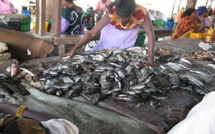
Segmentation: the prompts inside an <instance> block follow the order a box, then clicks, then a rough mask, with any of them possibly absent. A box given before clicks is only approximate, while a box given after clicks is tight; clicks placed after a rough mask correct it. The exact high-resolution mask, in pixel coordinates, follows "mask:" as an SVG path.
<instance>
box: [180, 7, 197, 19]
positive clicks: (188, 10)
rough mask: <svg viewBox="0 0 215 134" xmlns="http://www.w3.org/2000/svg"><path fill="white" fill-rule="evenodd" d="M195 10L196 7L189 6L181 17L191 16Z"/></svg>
mask: <svg viewBox="0 0 215 134" xmlns="http://www.w3.org/2000/svg"><path fill="white" fill-rule="evenodd" d="M195 11H196V9H194V8H188V9H187V10H185V11H184V13H183V14H182V16H181V18H183V17H185V16H190V15H191V14H192V13H193V12H195Z"/></svg>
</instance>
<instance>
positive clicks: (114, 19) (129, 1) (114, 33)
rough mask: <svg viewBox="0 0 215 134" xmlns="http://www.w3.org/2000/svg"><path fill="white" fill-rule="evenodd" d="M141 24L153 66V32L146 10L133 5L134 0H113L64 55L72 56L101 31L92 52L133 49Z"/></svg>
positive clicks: (149, 58)
mask: <svg viewBox="0 0 215 134" xmlns="http://www.w3.org/2000/svg"><path fill="white" fill-rule="evenodd" d="M141 24H143V26H144V29H145V32H146V34H147V36H148V41H149V53H148V63H149V65H152V66H153V65H154V64H155V63H154V42H155V39H154V38H155V37H154V32H153V29H152V24H151V20H150V18H149V14H148V12H147V10H146V9H145V8H144V7H142V6H140V5H137V4H136V3H135V0H115V2H113V3H111V4H110V5H109V6H108V9H107V13H106V14H105V15H104V17H103V18H102V19H101V20H100V21H99V22H98V23H97V25H96V26H95V27H94V28H93V29H92V30H91V31H90V32H88V33H87V34H86V35H85V37H84V38H83V39H82V40H81V41H80V42H79V43H78V44H76V45H75V47H74V48H73V49H72V50H71V51H70V52H68V53H67V54H66V55H67V56H69V55H71V56H72V55H73V54H74V52H75V51H76V50H77V49H78V48H80V47H81V46H83V45H84V44H87V43H88V42H89V41H90V40H92V39H93V37H95V36H96V34H97V33H98V32H100V31H101V36H100V40H99V41H98V43H97V44H96V46H95V47H94V49H93V51H98V50H103V49H111V48H119V49H122V50H123V49H126V48H129V47H133V46H134V44H135V42H136V39H137V36H138V29H139V27H140V25H141Z"/></svg>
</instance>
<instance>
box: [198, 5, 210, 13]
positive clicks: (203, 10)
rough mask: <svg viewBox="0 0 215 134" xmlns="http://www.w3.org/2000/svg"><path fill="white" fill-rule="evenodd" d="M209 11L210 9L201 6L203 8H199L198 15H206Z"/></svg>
mask: <svg viewBox="0 0 215 134" xmlns="http://www.w3.org/2000/svg"><path fill="white" fill-rule="evenodd" d="M207 11H208V9H207V8H206V6H201V7H198V9H197V13H198V15H202V14H203V13H205V12H207Z"/></svg>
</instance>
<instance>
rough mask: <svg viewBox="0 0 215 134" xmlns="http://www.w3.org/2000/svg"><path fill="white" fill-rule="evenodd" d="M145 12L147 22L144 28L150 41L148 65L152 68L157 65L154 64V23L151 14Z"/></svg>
mask: <svg viewBox="0 0 215 134" xmlns="http://www.w3.org/2000/svg"><path fill="white" fill-rule="evenodd" d="M144 10H145V11H144V14H145V21H144V23H143V27H144V29H145V32H146V34H147V37H148V41H149V52H148V64H149V65H150V66H154V65H155V62H154V46H155V35H154V30H153V28H152V23H151V19H150V17H149V14H148V12H147V11H146V9H144Z"/></svg>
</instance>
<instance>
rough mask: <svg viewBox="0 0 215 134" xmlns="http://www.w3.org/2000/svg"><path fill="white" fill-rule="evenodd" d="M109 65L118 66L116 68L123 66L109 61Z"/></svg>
mask: <svg viewBox="0 0 215 134" xmlns="http://www.w3.org/2000/svg"><path fill="white" fill-rule="evenodd" d="M108 64H109V65H111V66H113V67H116V68H123V67H122V66H120V65H118V64H116V63H108Z"/></svg>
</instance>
